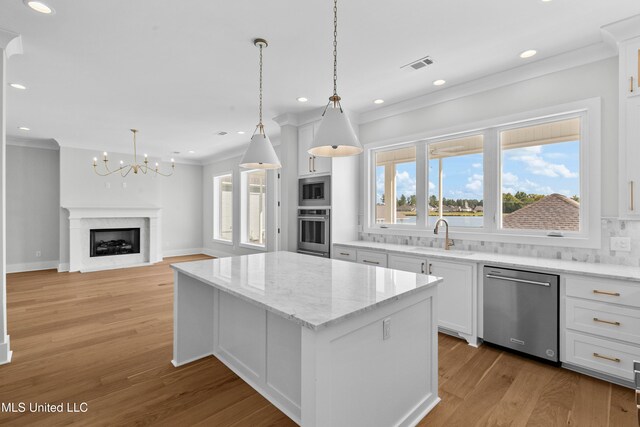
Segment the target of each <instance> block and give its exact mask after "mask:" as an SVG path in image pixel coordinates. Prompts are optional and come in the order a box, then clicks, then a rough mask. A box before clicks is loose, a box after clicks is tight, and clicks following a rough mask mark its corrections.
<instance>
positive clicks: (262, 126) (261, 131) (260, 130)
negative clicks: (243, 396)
mask: <svg viewBox="0 0 640 427" xmlns="http://www.w3.org/2000/svg"><path fill="white" fill-rule="evenodd" d="M262 47H263V46H262V44H260V122H259V123H258V128H259V129H258V131H259V132H260V133H261V134H264V125H263V124H262Z"/></svg>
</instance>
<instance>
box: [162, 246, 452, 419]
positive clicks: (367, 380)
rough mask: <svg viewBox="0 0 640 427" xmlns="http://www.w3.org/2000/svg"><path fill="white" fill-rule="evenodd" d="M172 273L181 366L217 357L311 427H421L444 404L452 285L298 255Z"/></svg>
mask: <svg viewBox="0 0 640 427" xmlns="http://www.w3.org/2000/svg"><path fill="white" fill-rule="evenodd" d="M172 267H173V269H174V276H175V280H174V348H173V361H172V363H173V364H174V365H175V366H180V365H184V364H186V363H189V362H192V361H194V360H198V359H201V358H203V357H207V356H210V355H213V356H215V357H216V358H218V359H219V360H220V361H222V362H223V363H224V364H225V365H227V366H228V367H229V368H230V369H231V370H233V371H234V372H235V373H236V374H238V375H239V376H240V377H241V378H242V379H243V380H245V381H246V382H247V383H248V384H249V385H251V386H252V387H253V388H254V389H256V390H257V391H258V392H260V393H261V394H262V395H263V396H265V397H266V398H267V399H268V400H269V401H270V402H272V403H273V404H274V405H275V406H277V407H278V408H279V409H280V410H282V411H283V412H284V413H285V414H286V415H287V416H289V417H290V418H291V419H293V420H294V421H295V422H296V423H298V424H301V425H303V426H392V425H402V426H404V425H415V424H416V423H417V422H418V421H419V420H420V419H422V418H423V417H424V416H425V415H426V414H427V413H428V412H429V411H430V410H431V409H432V408H433V407H434V406H435V405H436V404H437V403H438V401H439V398H438V353H437V350H438V348H437V347H438V344H437V316H436V307H437V304H436V293H437V292H436V291H437V284H438V283H440V282H441V281H442V279H440V278H437V277H433V276H427V275H422V274H415V273H409V272H404V271H399V270H391V269H386V268H381V267H373V266H366V265H361V264H353V263H350V262H345V261H339V260H331V259H326V258H320V257H313V256H309V255H301V254H297V253H291V252H271V253H263V254H255V255H246V256H237V257H229V258H219V259H212V260H205V261H196V262H188V263H180V264H174V265H172Z"/></svg>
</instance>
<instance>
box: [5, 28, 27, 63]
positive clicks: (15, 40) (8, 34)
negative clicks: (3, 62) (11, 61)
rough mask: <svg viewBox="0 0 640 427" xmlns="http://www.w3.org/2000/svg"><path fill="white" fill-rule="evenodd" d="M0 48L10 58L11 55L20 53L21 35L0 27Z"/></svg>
mask: <svg viewBox="0 0 640 427" xmlns="http://www.w3.org/2000/svg"><path fill="white" fill-rule="evenodd" d="M0 49H2V50H4V52H5V55H6V57H7V58H11V56H13V55H22V52H23V50H22V36H21V35H20V34H18V33H14V32H13V31H9V30H5V29H3V28H0Z"/></svg>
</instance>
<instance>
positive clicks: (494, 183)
mask: <svg viewBox="0 0 640 427" xmlns="http://www.w3.org/2000/svg"><path fill="white" fill-rule="evenodd" d="M500 170H501V166H500V147H499V141H498V130H497V129H496V128H491V129H487V130H486V131H485V133H484V229H485V231H487V232H489V233H495V232H496V231H497V230H498V228H499V227H498V224H499V221H500V199H501V194H502V192H501V189H500Z"/></svg>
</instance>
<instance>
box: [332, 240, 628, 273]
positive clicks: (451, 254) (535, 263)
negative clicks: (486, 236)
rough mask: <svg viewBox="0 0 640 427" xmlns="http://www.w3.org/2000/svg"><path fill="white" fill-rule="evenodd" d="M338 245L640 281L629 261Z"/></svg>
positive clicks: (359, 242) (367, 244)
mask: <svg viewBox="0 0 640 427" xmlns="http://www.w3.org/2000/svg"><path fill="white" fill-rule="evenodd" d="M335 245H341V246H347V247H352V248H357V249H373V250H382V251H385V252H388V253H396V254H400V255H413V256H425V257H433V258H441V259H450V260H458V261H468V262H475V263H479V264H497V265H498V266H504V267H514V268H521V269H522V268H524V269H535V270H544V271H550V272H555V273H566V274H587V275H589V276H596V277H603V278H609V279H618V280H629V281H635V282H640V267H631V266H626V265H613V264H600V263H586V262H579V261H566V260H559V259H547V258H533V257H526V256H517V255H506V254H495V253H489V252H467V251H460V250H449V251H445V250H444V249H438V248H429V247H420V246H408V245H398V244H393V243H377V242H367V241H363V240H357V241H350V242H340V243H335Z"/></svg>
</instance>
